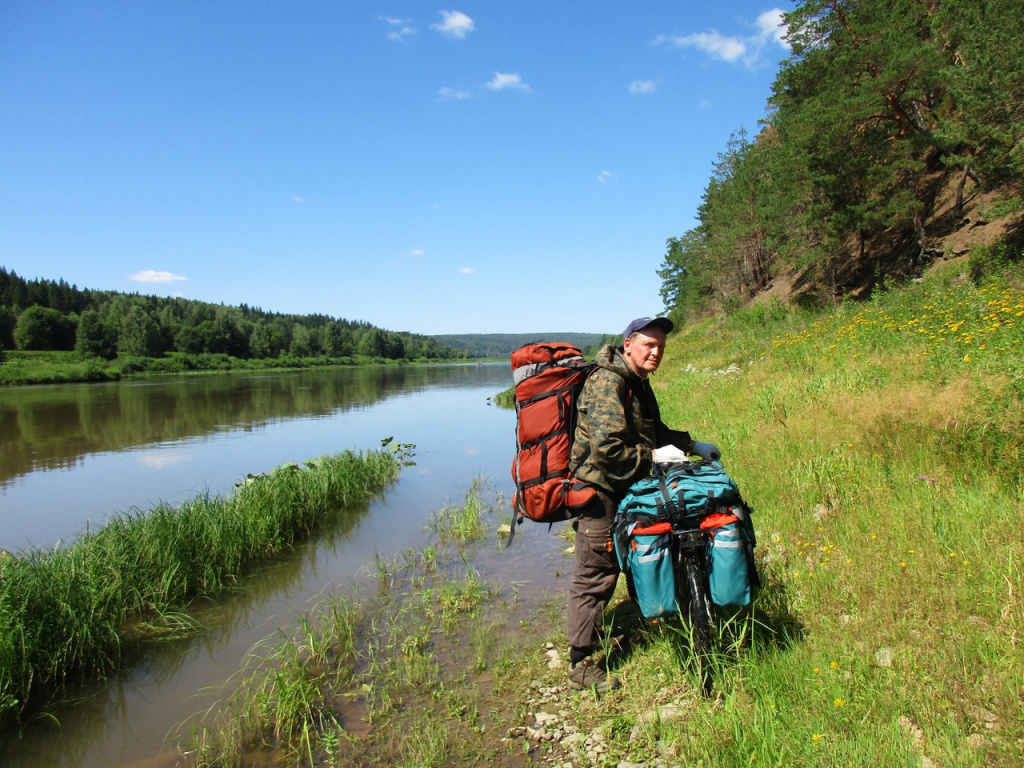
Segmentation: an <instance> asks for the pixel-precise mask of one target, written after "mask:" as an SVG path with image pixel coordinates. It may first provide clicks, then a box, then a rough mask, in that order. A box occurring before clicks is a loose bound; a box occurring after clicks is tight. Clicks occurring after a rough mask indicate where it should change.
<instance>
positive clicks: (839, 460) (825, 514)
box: [578, 264, 1024, 766]
mask: <svg viewBox="0 0 1024 768" xmlns="http://www.w3.org/2000/svg"><path fill="white" fill-rule="evenodd" d="M1022 317H1024V275H1022V273H1021V271H1020V269H1019V268H1004V269H1002V270H1000V271H996V272H994V273H991V274H989V275H988V277H986V278H984V279H982V280H981V281H978V282H976V281H975V280H972V279H971V277H970V275H969V274H966V273H965V272H964V271H963V268H962V267H959V266H958V265H955V264H951V265H947V269H946V270H945V271H943V272H939V273H936V274H932V275H930V276H929V277H928V279H927V280H926V281H925V282H923V283H920V284H913V285H910V286H907V287H906V288H904V289H900V290H888V291H885V292H882V293H880V294H878V295H876V297H875V298H874V299H872V300H871V301H869V302H866V303H864V304H853V303H850V304H844V305H841V306H839V307H838V308H837V309H836V310H835V311H833V312H830V313H828V314H824V315H817V316H812V315H804V314H800V313H796V312H790V311H788V310H780V309H779V308H762V309H755V310H751V311H747V312H739V313H735V314H734V315H732V316H730V317H729V318H720V319H712V320H707V321H705V322H703V323H700V324H695V325H692V326H689V327H687V328H685V329H683V330H682V332H681V333H680V334H677V335H676V336H673V338H672V339H671V340H670V347H669V355H668V358H667V360H666V363H665V365H664V366H663V368H662V370H660V371H659V372H658V375H657V383H656V387H657V389H658V395H659V401H660V402H661V404H662V413H663V416H664V417H665V419H666V420H667V421H668V422H669V423H671V424H674V425H678V426H680V427H685V428H687V429H689V430H690V431H691V432H692V433H693V434H694V435H695V436H696V437H697V439H703V440H711V441H714V442H716V443H718V445H719V446H720V447H721V448H722V451H723V456H724V459H723V461H724V462H725V464H726V467H727V469H729V471H730V472H731V473H732V475H733V477H734V478H735V479H736V480H737V481H738V482H739V484H740V487H741V488H742V489H743V491H744V494H745V496H746V497H747V499H748V501H750V502H751V504H752V505H753V506H754V508H755V510H756V513H755V517H754V522H755V525H756V526H757V528H758V537H759V546H758V554H759V558H760V560H761V565H762V571H763V572H764V576H765V581H766V582H767V584H768V586H767V587H766V588H765V589H763V590H762V592H761V594H760V595H759V596H758V599H757V602H756V606H755V612H754V618H753V620H752V623H751V625H750V635H749V639H748V647H745V648H744V649H743V650H742V651H741V652H737V653H732V654H726V656H725V657H723V659H722V660H721V669H720V670H719V674H718V677H717V679H716V686H715V691H716V697H715V698H714V699H713V700H712V701H705V700H702V698H701V697H700V696H699V693H698V692H697V691H696V690H695V688H694V686H693V681H692V680H687V679H686V678H683V679H682V680H681V681H674V680H672V677H671V675H670V674H669V670H670V669H672V668H673V665H676V666H677V661H676V660H674V659H673V654H672V653H671V651H670V649H671V641H670V639H669V638H663V637H658V638H651V639H649V641H648V642H646V643H643V644H642V648H641V649H639V650H638V651H637V652H635V653H634V654H633V655H632V656H631V657H630V658H629V659H628V660H627V661H626V662H625V663H624V664H623V665H622V666H621V667H620V669H619V670H618V672H617V673H618V674H620V676H621V677H622V678H623V679H624V681H625V682H626V692H625V693H623V694H622V696H621V697H619V698H617V699H615V700H609V701H606V702H603V703H602V704H601V706H600V707H597V706H592V705H591V704H590V703H589V702H587V701H583V702H582V703H581V706H580V711H579V713H578V715H579V717H581V718H583V719H586V718H597V717H599V716H600V717H609V716H610V717H616V718H621V719H622V721H623V722H625V723H626V724H627V725H628V728H629V729H632V728H633V727H635V726H637V724H638V723H640V722H641V720H642V719H643V718H644V716H645V715H647V714H649V713H650V712H651V710H652V702H664V703H669V702H675V703H677V704H682V705H683V706H684V707H685V708H686V709H687V711H688V714H687V716H686V717H685V718H680V719H678V720H673V721H672V722H670V723H663V724H662V725H660V726H659V727H658V728H653V729H652V728H647V730H646V732H647V734H648V736H647V738H644V739H634V740H633V741H632V742H629V741H624V740H622V739H616V740H613V744H614V745H615V751H616V754H617V755H618V756H620V757H622V759H628V760H631V761H636V762H643V761H645V760H652V759H654V758H655V756H657V755H659V754H664V753H665V751H666V750H668V751H670V752H674V753H675V754H677V755H679V756H680V757H681V758H683V757H685V759H681V760H680V762H685V763H686V764H690V763H691V762H692V763H693V764H697V765H700V764H705V763H706V764H711V762H714V764H715V765H717V766H723V765H725V766H729V765H737V766H738V765H762V764H772V765H787V766H799V765H806V766H816V765H832V764H847V765H866V764H871V765H908V764H911V765H913V764H921V763H922V761H923V760H924V759H925V758H927V760H928V761H929V762H928V763H927V764H931V765H943V766H972V765H999V766H1012V765H1019V764H1020V763H1021V761H1022V759H1024V746H1022V745H1024V707H1022V704H1021V701H1022V694H1024V677H1022V675H1021V673H1020V664H1021V662H1022V655H1021V652H1020V648H1019V646H1018V638H1019V637H1020V636H1021V634H1022V630H1024V602H1022V600H1021V588H1022V583H1021V562H1022V559H1024V535H1022V534H1021V526H1020V519H1021V512H1022V511H1024V506H1022V502H1024V496H1022V491H1024V488H1022V479H1021V478H1022V472H1021V470H1022V462H1021V458H1022V457H1021V453H1020V450H1021V448H1020V446H1021V443H1022V442H1024V434H1022V432H1024V418H1022V416H1024V408H1022V394H1024V377H1022V371H1024V365H1022V359H1024V358H1022V354H1021V352H1022V346H1021V344H1022V339H1024V320H1022V319H1021V318H1022ZM659 671H660V672H661V673H662V674H664V675H665V678H664V679H661V678H659V675H658V672H659ZM645 728H646V726H645ZM711 756H713V758H712V757H711Z"/></svg>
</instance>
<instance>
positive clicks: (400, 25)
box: [377, 16, 416, 43]
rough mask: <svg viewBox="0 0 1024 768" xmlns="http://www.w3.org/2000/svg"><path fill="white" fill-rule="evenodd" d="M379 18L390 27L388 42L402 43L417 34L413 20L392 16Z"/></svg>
mask: <svg viewBox="0 0 1024 768" xmlns="http://www.w3.org/2000/svg"><path fill="white" fill-rule="evenodd" d="M377 18H378V19H380V20H381V21H383V22H384V23H385V24H387V25H388V40H394V41H395V42H396V43H401V42H405V39H406V38H408V37H412V36H413V35H415V34H416V29H415V27H413V25H412V19H396V18H393V17H391V16H378V17H377Z"/></svg>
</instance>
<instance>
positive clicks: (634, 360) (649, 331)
mask: <svg viewBox="0 0 1024 768" xmlns="http://www.w3.org/2000/svg"><path fill="white" fill-rule="evenodd" d="M622 347H623V350H624V351H625V353H626V360H627V361H629V365H630V367H631V368H632V369H633V370H634V371H636V372H637V373H638V374H640V375H641V376H643V377H646V376H647V375H648V374H651V373H654V372H655V371H656V370H658V366H659V365H661V356H662V354H664V352H665V332H664V331H663V330H661V328H659V327H658V326H656V325H649V326H647V327H646V328H643V329H641V330H639V331H637V333H636V336H633V337H632V338H630V339H626V340H625V341H624V342H623V344H622Z"/></svg>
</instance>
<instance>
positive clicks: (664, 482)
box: [619, 461, 741, 528]
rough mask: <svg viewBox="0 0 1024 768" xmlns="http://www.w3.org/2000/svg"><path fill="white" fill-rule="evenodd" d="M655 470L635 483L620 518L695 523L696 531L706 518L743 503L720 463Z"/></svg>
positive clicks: (706, 462)
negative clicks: (641, 517) (629, 516)
mask: <svg viewBox="0 0 1024 768" xmlns="http://www.w3.org/2000/svg"><path fill="white" fill-rule="evenodd" d="M655 470H656V471H655V472H654V473H652V474H651V475H650V476H649V477H645V478H641V479H640V480H637V481H636V482H635V483H633V485H632V487H631V488H630V489H629V491H628V492H627V493H626V496H625V498H624V499H623V500H622V502H621V503H620V504H619V515H627V516H628V515H636V516H650V517H651V518H653V519H657V520H671V521H672V522H675V523H682V524H683V525H689V524H691V523H692V527H694V528H696V527H697V525H698V523H699V522H700V519H701V518H702V517H703V516H704V515H706V514H708V513H710V512H715V511H717V510H718V509H719V508H721V507H723V506H731V505H732V504H736V503H741V499H740V490H739V488H738V487H737V486H736V483H735V482H734V481H733V479H732V478H731V477H729V475H728V474H727V473H726V471H725V470H724V469H723V468H722V465H721V464H720V463H719V462H717V461H693V462H680V463H677V464H659V465H655Z"/></svg>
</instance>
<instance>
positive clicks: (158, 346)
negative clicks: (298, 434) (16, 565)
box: [0, 267, 468, 360]
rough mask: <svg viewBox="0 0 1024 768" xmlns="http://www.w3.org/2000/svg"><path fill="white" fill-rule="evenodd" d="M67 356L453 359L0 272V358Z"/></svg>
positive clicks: (432, 347)
mask: <svg viewBox="0 0 1024 768" xmlns="http://www.w3.org/2000/svg"><path fill="white" fill-rule="evenodd" d="M5 348H6V349H19V350H37V351H47V350H68V351H70V350H73V351H76V352H78V353H79V354H80V355H81V356H82V357H94V358H105V359H107V360H112V359H113V358H115V357H118V356H122V357H160V356H162V355H164V354H166V353H175V352H177V353H183V354H188V355H201V354H220V355H230V356H232V357H237V358H241V359H252V358H256V359H260V358H276V357H279V356H290V357H292V358H315V357H328V358H333V359H336V358H350V357H355V356H361V357H366V358H377V359H386V360H403V359H406V360H417V359H430V360H455V359H464V358H466V357H467V356H468V355H467V354H466V353H465V352H463V351H459V350H456V349H453V348H452V347H447V346H444V345H442V344H439V343H438V342H436V341H434V340H433V339H432V338H430V337H429V336H421V335H418V334H413V333H405V332H395V331H387V330H384V329H381V328H377V327H375V326H373V325H370V324H369V323H364V322H359V321H355V322H353V321H349V320H341V319H335V318H333V317H328V316H326V315H282V314H277V313H274V312H264V311H263V310H261V309H257V308H253V307H249V306H247V305H245V304H242V305H241V306H238V307H226V306H224V305H218V304H208V303H206V302H202V301H195V300H190V299H181V298H161V297H157V296H141V295H138V294H126V293H119V292H116V291H95V290H89V289H79V288H78V287H77V286H74V285H68V284H67V283H66V282H65V281H64V280H58V281H53V280H43V279H34V280H25V279H24V278H22V277H19V276H18V275H17V274H16V273H15V272H14V271H11V272H8V271H7V270H6V268H3V267H0V350H3V349H5Z"/></svg>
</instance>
